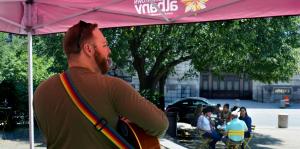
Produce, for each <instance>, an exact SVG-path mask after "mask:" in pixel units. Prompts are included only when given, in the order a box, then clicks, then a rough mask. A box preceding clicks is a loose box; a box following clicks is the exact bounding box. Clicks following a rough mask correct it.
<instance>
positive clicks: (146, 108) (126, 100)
mask: <svg viewBox="0 0 300 149" xmlns="http://www.w3.org/2000/svg"><path fill="white" fill-rule="evenodd" d="M109 83H111V84H113V85H112V86H111V89H110V96H111V97H112V99H113V103H114V107H115V110H116V112H117V113H119V115H121V116H125V117H127V118H128V119H129V120H130V121H132V122H133V123H135V124H136V125H138V126H139V127H141V128H142V129H144V130H145V131H146V133H147V134H149V135H152V136H161V135H162V134H164V133H165V131H166V129H167V128H168V126H169V122H168V119H167V117H166V115H165V113H164V112H163V111H161V110H160V109H159V108H157V107H156V106H155V105H154V104H153V103H151V102H149V101H148V100H146V99H145V98H144V97H142V96H141V95H140V94H139V93H138V92H137V91H136V90H135V89H134V88H133V87H132V86H131V85H129V84H128V83H127V82H125V81H123V80H121V79H117V78H111V79H110V82H109Z"/></svg>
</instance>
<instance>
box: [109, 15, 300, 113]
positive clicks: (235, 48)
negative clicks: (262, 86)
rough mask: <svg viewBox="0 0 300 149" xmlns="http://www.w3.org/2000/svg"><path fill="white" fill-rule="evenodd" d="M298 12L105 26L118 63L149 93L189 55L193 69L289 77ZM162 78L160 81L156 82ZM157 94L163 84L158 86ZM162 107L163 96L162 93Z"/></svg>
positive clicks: (273, 78) (266, 77)
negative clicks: (194, 21) (252, 17)
mask: <svg viewBox="0 0 300 149" xmlns="http://www.w3.org/2000/svg"><path fill="white" fill-rule="evenodd" d="M298 20H299V18H298V17H277V18H265V19H242V20H233V21H218V22H209V23H196V24H179V25H156V26H144V27H131V28H117V29H113V30H105V31H104V33H105V34H106V36H107V38H108V41H110V44H111V49H112V55H113V60H114V61H115V62H116V65H117V66H118V67H120V68H123V69H125V70H127V71H129V72H134V71H133V70H135V72H136V73H137V75H138V77H139V81H140V91H143V90H146V91H147V90H149V91H150V96H151V95H154V93H155V91H156V90H157V89H158V84H159V85H161V86H164V82H165V80H166V78H167V76H168V75H169V74H170V73H171V72H172V70H173V69H174V67H175V66H176V65H177V64H179V63H182V62H184V61H188V60H191V61H192V64H193V66H194V68H195V69H196V70H197V71H207V70H210V71H212V72H214V73H220V72H232V73H236V74H245V73H246V74H247V75H249V77H250V78H252V79H254V80H259V81H263V82H272V81H278V80H287V79H288V78H290V77H291V76H292V75H293V74H294V73H295V72H297V71H298V69H299V68H298V64H299V61H298V55H299V53H296V52H295V50H294V48H295V47H297V46H299V45H298V44H299V43H298V42H297V41H299V33H297V31H298V24H299V21H298ZM159 82H160V83H159ZM160 92H161V95H163V89H162V87H160ZM159 103H160V107H161V108H163V107H164V105H163V103H164V101H163V98H161V101H160V102H159Z"/></svg>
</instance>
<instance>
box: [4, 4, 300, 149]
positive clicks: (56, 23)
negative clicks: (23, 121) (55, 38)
mask: <svg viewBox="0 0 300 149" xmlns="http://www.w3.org/2000/svg"><path fill="white" fill-rule="evenodd" d="M299 8H300V0H0V31H3V32H10V33H15V34H24V35H25V34H27V35H28V86H29V87H28V94H29V100H28V103H29V119H30V121H29V123H30V127H29V136H30V148H31V149H33V148H34V146H33V143H34V140H33V138H34V136H33V130H34V129H33V111H32V94H33V87H32V84H33V83H32V35H39V34H48V33H57V32H65V31H66V30H67V29H68V28H69V27H71V26H72V25H73V24H75V23H77V22H78V21H79V20H84V21H88V22H91V23H97V24H98V25H99V26H100V28H110V27H122V26H139V25H151V24H173V23H188V22H205V21H216V20H228V19H240V18H257V17H272V16H285V15H299V14H300V9H299Z"/></svg>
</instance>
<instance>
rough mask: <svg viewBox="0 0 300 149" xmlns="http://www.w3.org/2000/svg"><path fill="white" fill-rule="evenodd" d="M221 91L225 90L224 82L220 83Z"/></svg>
mask: <svg viewBox="0 0 300 149" xmlns="http://www.w3.org/2000/svg"><path fill="white" fill-rule="evenodd" d="M220 90H225V83H224V81H223V80H221V81H220Z"/></svg>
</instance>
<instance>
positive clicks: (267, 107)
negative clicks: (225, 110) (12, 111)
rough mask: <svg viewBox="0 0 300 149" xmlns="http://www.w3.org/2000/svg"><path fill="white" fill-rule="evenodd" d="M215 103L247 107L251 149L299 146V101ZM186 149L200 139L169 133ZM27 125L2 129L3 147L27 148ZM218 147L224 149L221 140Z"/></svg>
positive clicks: (38, 139)
mask: <svg viewBox="0 0 300 149" xmlns="http://www.w3.org/2000/svg"><path fill="white" fill-rule="evenodd" d="M211 101H212V102H214V103H220V104H222V105H223V104H224V103H229V104H230V106H233V105H239V106H245V107H246V108H247V111H248V114H249V116H250V117H251V118H252V121H253V124H255V125H256V129H255V130H254V137H253V139H252V141H251V142H250V146H251V148H252V149H300V141H299V140H300V139H299V138H300V114H299V113H300V103H291V106H290V107H288V108H285V109H280V108H279V106H280V104H279V103H261V102H255V101H250V100H246V101H244V100H211ZM283 113H284V114H287V115H288V128H278V115H279V114H283ZM165 138H166V139H168V140H170V141H173V142H175V143H177V144H179V145H182V146H183V147H186V148H195V147H196V144H197V142H198V141H199V140H194V139H191V138H190V139H179V138H171V137H168V136H166V137H165ZM28 140H29V139H28V128H26V127H25V128H18V129H16V130H14V131H11V132H4V131H2V130H0V149H28V148H29V141H28ZM35 148H36V149H46V147H45V144H44V143H43V137H42V135H41V133H40V132H39V130H38V129H37V128H36V129H35ZM217 148H220V149H221V148H224V144H222V143H221V142H220V143H218V144H217Z"/></svg>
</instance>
